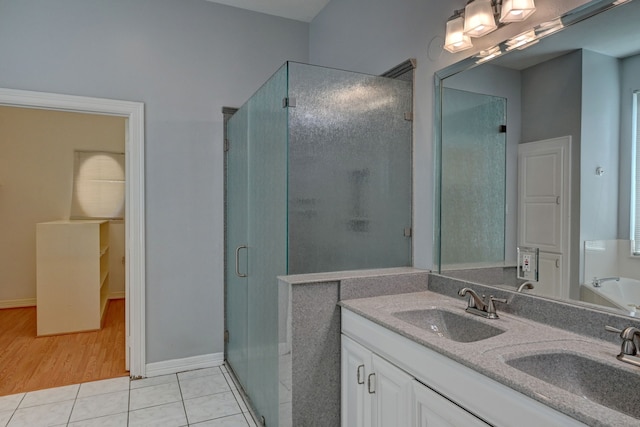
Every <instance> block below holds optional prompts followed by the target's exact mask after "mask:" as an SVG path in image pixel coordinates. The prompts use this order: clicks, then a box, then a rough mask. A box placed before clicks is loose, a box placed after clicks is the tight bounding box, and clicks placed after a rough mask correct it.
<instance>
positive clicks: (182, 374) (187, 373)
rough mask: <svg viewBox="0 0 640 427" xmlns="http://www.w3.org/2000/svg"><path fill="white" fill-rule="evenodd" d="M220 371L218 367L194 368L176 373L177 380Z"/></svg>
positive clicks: (217, 373) (219, 372) (218, 373)
mask: <svg viewBox="0 0 640 427" xmlns="http://www.w3.org/2000/svg"><path fill="white" fill-rule="evenodd" d="M221 374H222V371H221V370H220V368H218V367H214V368H204V369H196V370H195V371H185V372H180V373H178V379H179V380H186V379H189V378H200V377H205V376H207V375H221Z"/></svg>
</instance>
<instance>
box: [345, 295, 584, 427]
mask: <svg viewBox="0 0 640 427" xmlns="http://www.w3.org/2000/svg"><path fill="white" fill-rule="evenodd" d="M472 348H473V347H471V346H470V347H469V349H470V350H469V351H473V350H472ZM370 375H371V380H372V381H373V384H372V387H371V389H369V384H368V380H369V378H370V377H369V376H370ZM370 390H371V392H373V393H370ZM341 411H342V427H358V426H374V427H389V426H393V427H405V426H411V427H425V426H426V427H451V426H455V427H457V426H472V427H480V426H483V427H486V426H488V425H491V426H496V427H511V426H518V427H540V426H545V427H552V426H553V427H569V426H572V427H578V426H581V427H584V424H582V423H581V422H579V421H577V420H575V419H573V418H571V417H569V416H567V415H565V414H563V413H561V412H558V411H556V410H554V409H552V408H550V407H548V406H546V405H544V404H542V403H540V402H538V401H536V400H534V399H531V398H530V397H527V396H525V395H523V394H521V393H519V392H517V391H515V390H514V389H512V388H510V387H507V386H505V385H503V384H501V383H498V382H497V381H494V380H493V379H491V378H489V377H486V376H484V375H482V374H481V373H479V372H477V371H475V370H473V369H471V368H469V367H467V366H464V365H462V364H460V363H458V362H456V361H454V360H452V359H450V358H448V357H446V356H444V355H442V354H440V353H439V352H437V351H434V350H431V349H429V348H427V347H425V346H423V345H421V344H419V343H417V342H415V341H412V340H410V339H409V338H406V337H404V336H402V335H400V334H398V333H395V332H393V331H391V330H389V329H387V328H385V327H384V326H381V325H379V324H377V323H374V322H372V321H370V320H368V319H365V318H364V317H362V316H360V315H358V314H355V313H354V312H352V311H349V310H348V309H345V308H344V307H343V309H342V408H341Z"/></svg>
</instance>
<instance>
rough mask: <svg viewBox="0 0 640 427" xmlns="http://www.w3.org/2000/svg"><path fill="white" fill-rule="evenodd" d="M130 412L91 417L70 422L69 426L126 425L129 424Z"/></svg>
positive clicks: (102, 426) (101, 426)
mask: <svg viewBox="0 0 640 427" xmlns="http://www.w3.org/2000/svg"><path fill="white" fill-rule="evenodd" d="M128 417H129V414H127V413H126V412H124V413H122V414H115V415H107V416H106V417H99V418H91V419H89V420H82V421H76V422H75V423H69V427H124V426H126V425H127V419H128Z"/></svg>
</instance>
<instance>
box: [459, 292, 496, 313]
mask: <svg viewBox="0 0 640 427" xmlns="http://www.w3.org/2000/svg"><path fill="white" fill-rule="evenodd" d="M467 294H469V302H468V303H467V308H466V309H465V311H466V312H467V313H471V314H475V315H476V316H482V317H486V318H487V319H497V318H498V313H496V306H495V304H494V302H496V301H497V302H501V303H504V304H506V303H507V300H506V299H504V298H495V297H494V296H493V295H490V296H489V297H488V298H487V297H486V296H485V295H482V298H481V297H480V295H478V294H477V293H476V291H474V290H473V289H471V288H462V289H460V290H459V291H458V295H459V296H461V297H463V296H465V295H467Z"/></svg>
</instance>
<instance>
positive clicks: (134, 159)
mask: <svg viewBox="0 0 640 427" xmlns="http://www.w3.org/2000/svg"><path fill="white" fill-rule="evenodd" d="M0 105H2V106H8V107H22V108H37V109H45V110H57V111H69V112H76V113H91V114H103V115H110V116H118V117H124V118H125V119H126V124H125V162H126V163H125V169H126V171H125V174H126V180H125V218H126V219H125V242H126V244H125V257H126V261H127V262H126V265H125V304H126V309H125V325H126V333H125V336H126V342H125V348H126V349H127V350H128V351H127V353H128V355H129V357H128V360H127V364H128V367H129V375H130V376H131V377H132V378H138V377H144V376H145V374H146V351H145V350H146V349H145V342H146V341H145V292H144V285H145V272H146V267H145V204H144V103H142V102H132V101H120V100H113V99H104V98H91V97H84V96H74V95H62V94H57V93H46V92H32V91H25V90H15V89H3V88H0Z"/></svg>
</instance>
